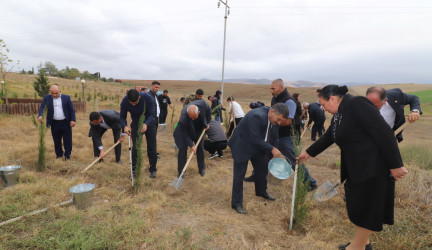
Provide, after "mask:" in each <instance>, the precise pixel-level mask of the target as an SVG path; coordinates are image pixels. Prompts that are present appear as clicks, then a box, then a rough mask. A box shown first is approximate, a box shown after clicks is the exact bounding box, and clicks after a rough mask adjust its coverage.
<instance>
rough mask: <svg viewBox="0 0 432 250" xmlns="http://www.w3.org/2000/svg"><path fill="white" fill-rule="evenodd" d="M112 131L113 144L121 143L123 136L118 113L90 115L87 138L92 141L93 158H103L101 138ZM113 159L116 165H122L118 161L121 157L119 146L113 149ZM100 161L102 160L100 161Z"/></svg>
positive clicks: (94, 113)
mask: <svg viewBox="0 0 432 250" xmlns="http://www.w3.org/2000/svg"><path fill="white" fill-rule="evenodd" d="M108 129H112V131H113V136H114V143H116V142H117V141H118V140H120V141H121V142H123V140H124V136H123V135H122V136H121V137H120V134H121V130H122V126H121V123H120V113H119V112H117V111H115V110H102V111H100V112H91V113H90V131H89V137H91V138H92V141H93V152H94V156H95V157H100V156H102V158H103V157H104V154H105V153H104V151H103V145H102V136H103V134H104V133H105V132H106V131H107V130H108ZM114 150H115V158H116V162H117V163H118V164H120V165H121V164H122V162H121V161H120V156H121V144H118V145H117V146H116V147H115V149H114ZM100 161H102V159H101V160H100Z"/></svg>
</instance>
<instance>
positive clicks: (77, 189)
mask: <svg viewBox="0 0 432 250" xmlns="http://www.w3.org/2000/svg"><path fill="white" fill-rule="evenodd" d="M94 188H95V185H94V184H91V183H83V184H78V185H75V186H73V187H71V188H70V189H69V192H71V193H72V199H73V203H74V204H75V206H76V207H77V208H78V209H86V208H88V207H90V206H91V205H92V201H93V190H94Z"/></svg>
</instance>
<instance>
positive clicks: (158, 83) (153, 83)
mask: <svg viewBox="0 0 432 250" xmlns="http://www.w3.org/2000/svg"><path fill="white" fill-rule="evenodd" d="M152 85H159V86H160V82H158V81H153V82H152Z"/></svg>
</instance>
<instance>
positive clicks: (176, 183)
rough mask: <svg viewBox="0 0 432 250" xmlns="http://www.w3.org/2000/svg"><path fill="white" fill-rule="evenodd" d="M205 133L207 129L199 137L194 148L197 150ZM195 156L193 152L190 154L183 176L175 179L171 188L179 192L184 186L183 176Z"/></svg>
mask: <svg viewBox="0 0 432 250" xmlns="http://www.w3.org/2000/svg"><path fill="white" fill-rule="evenodd" d="M204 133H205V129H204V130H203V132H202V133H201V136H200V137H199V139H198V141H197V143H196V144H195V146H194V147H195V148H196V147H197V146H198V145H199V143H200V141H201V138H202V137H203V135H204ZM194 154H195V153H193V152H192V153H191V154H190V156H189V159H188V160H187V162H186V165H185V166H184V168H183V171H182V172H181V174H180V175H179V177H178V178H175V179H174V180H173V181H172V182H171V186H173V187H175V189H176V190H178V189H179V188H180V186H181V185H182V184H183V181H184V179H183V174H184V173H185V171H186V168H187V167H188V165H189V162H190V161H191V160H192V157H193V155H194Z"/></svg>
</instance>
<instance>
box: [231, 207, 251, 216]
mask: <svg viewBox="0 0 432 250" xmlns="http://www.w3.org/2000/svg"><path fill="white" fill-rule="evenodd" d="M231 207H232V208H233V209H234V210H235V211H236V212H237V213H239V214H247V213H248V211H247V210H246V209H244V207H243V206H242V205H236V206H235V205H231Z"/></svg>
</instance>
